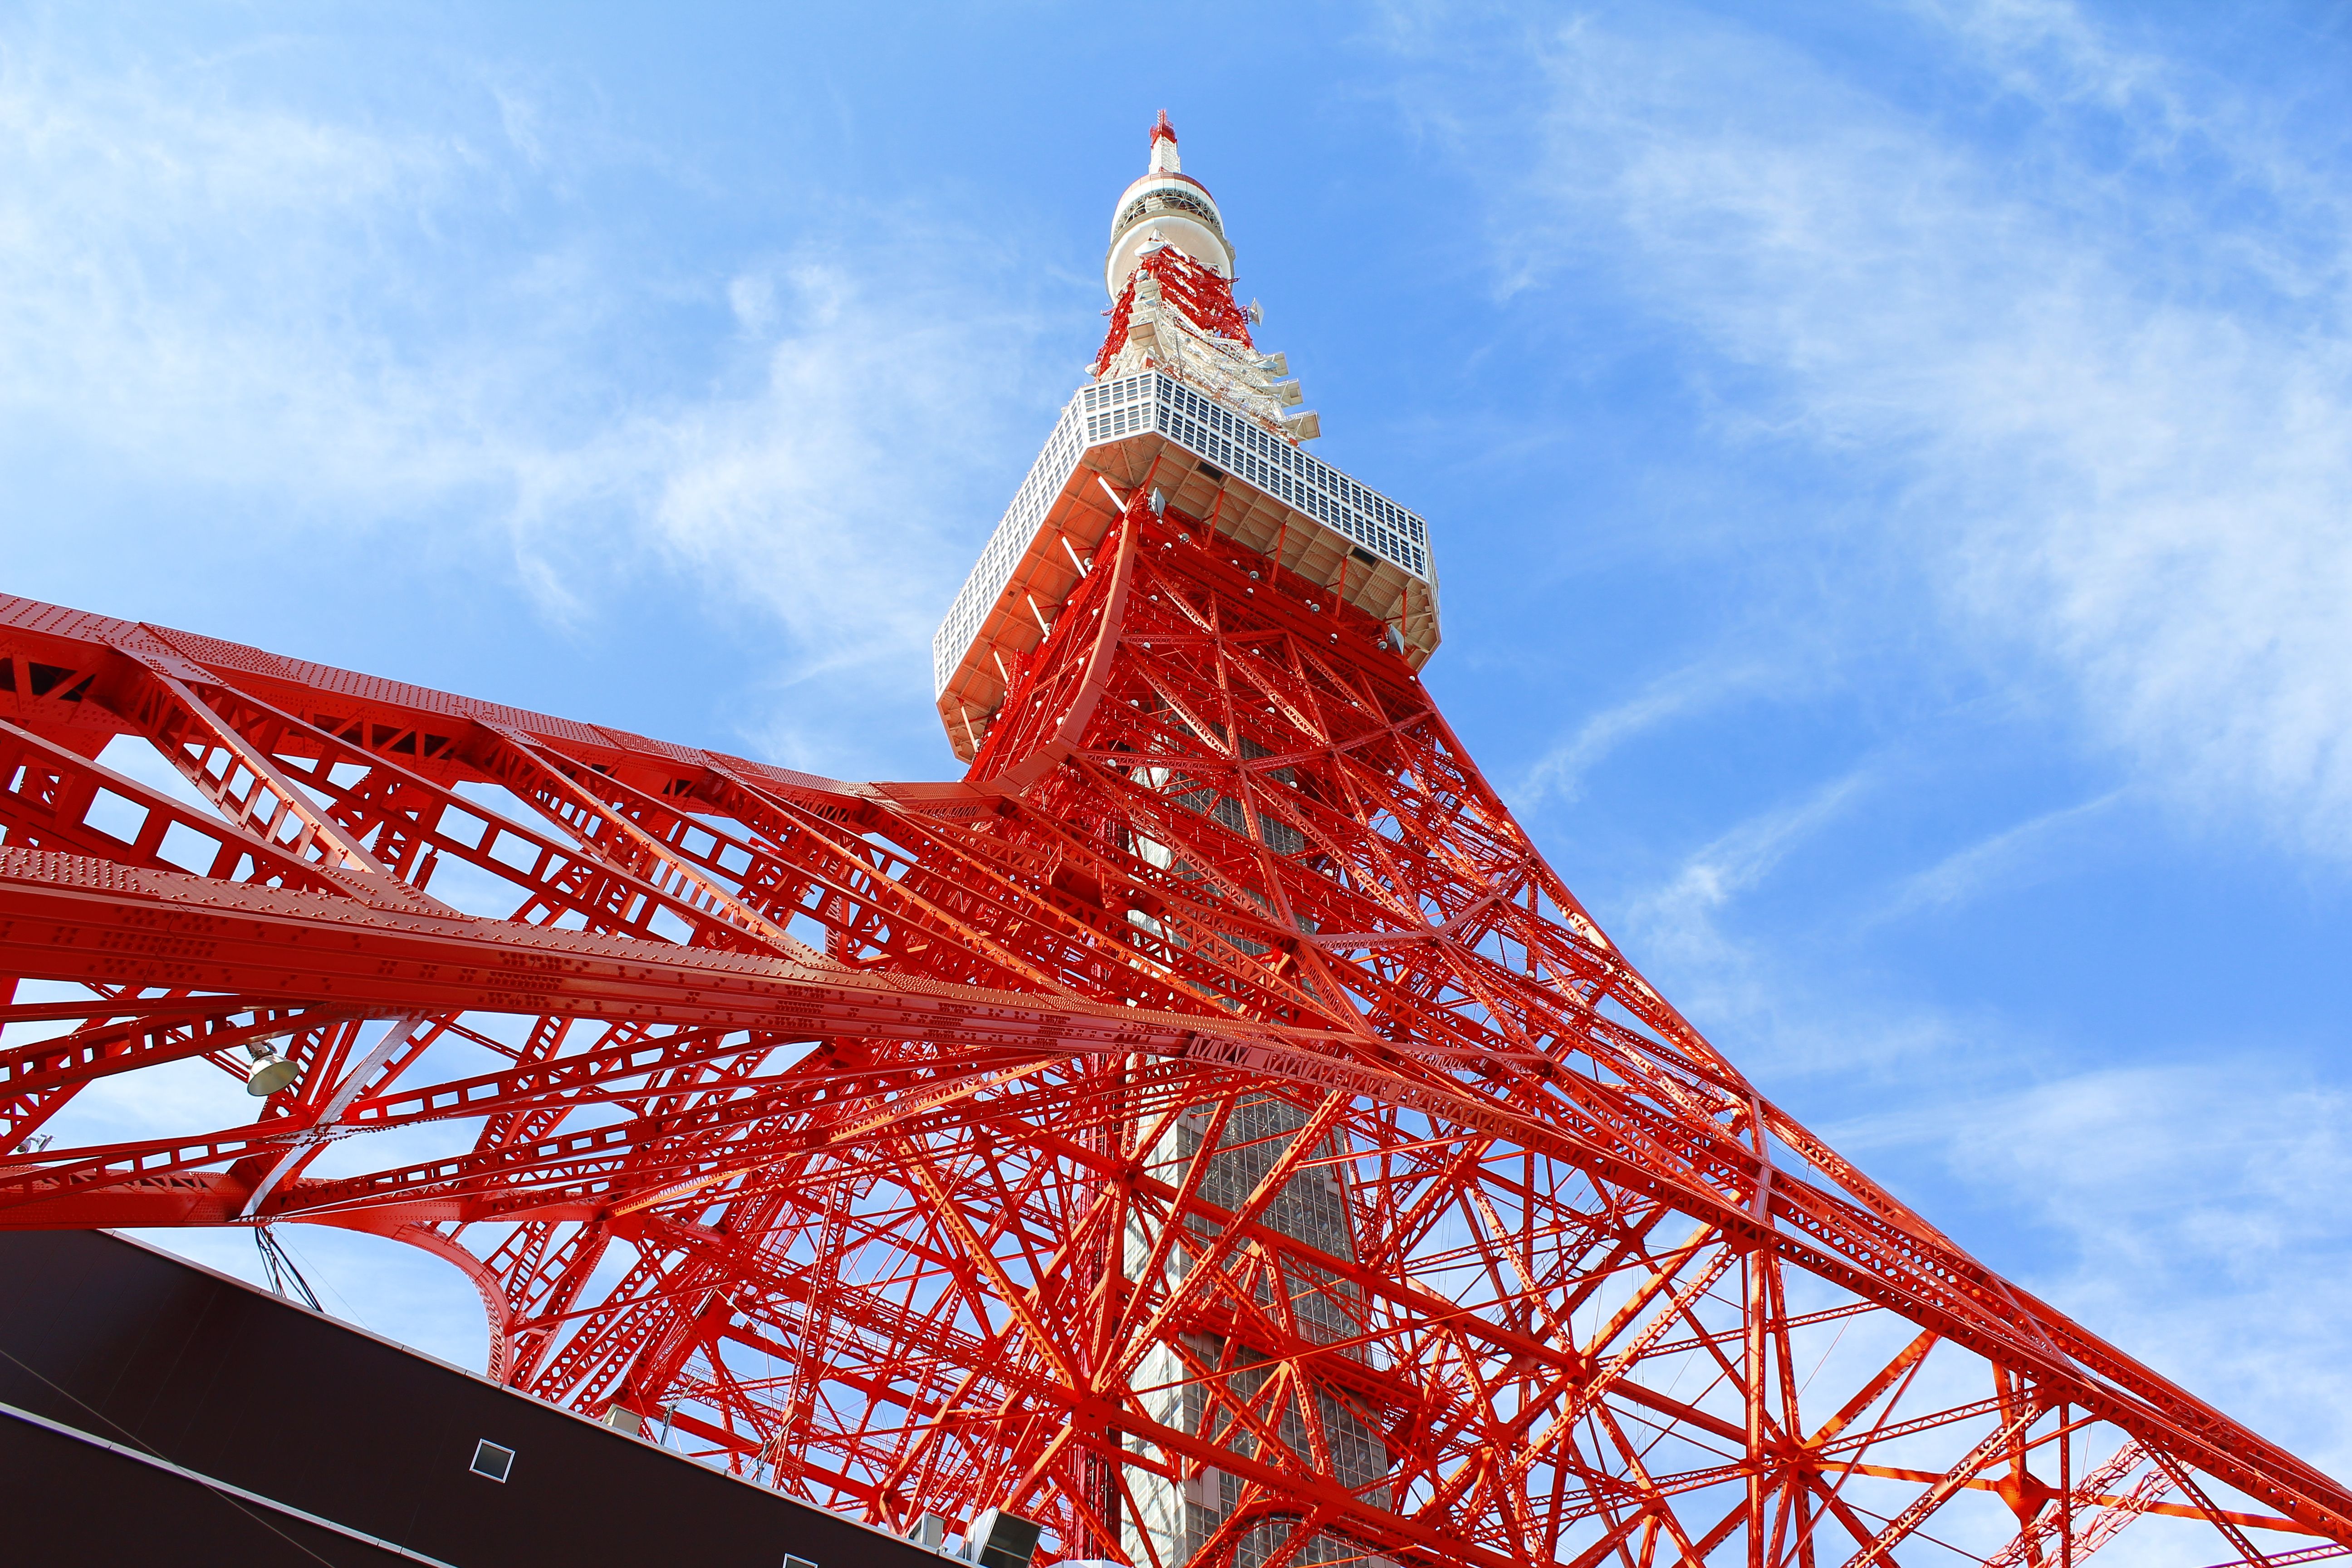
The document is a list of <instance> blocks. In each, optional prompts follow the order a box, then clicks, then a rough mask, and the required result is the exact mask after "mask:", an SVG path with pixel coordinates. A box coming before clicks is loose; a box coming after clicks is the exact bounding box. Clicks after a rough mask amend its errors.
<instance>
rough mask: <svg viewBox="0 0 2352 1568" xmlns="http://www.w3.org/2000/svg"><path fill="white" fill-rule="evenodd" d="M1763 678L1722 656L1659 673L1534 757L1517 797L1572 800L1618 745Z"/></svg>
mask: <svg viewBox="0 0 2352 1568" xmlns="http://www.w3.org/2000/svg"><path fill="white" fill-rule="evenodd" d="M1765 680H1766V674H1765V671H1764V670H1763V669H1762V668H1759V667H1757V666H1752V665H1742V664H1737V663H1732V662H1729V661H1726V660H1713V661H1706V662H1701V663H1697V664H1693V665H1689V666H1686V667H1685V668H1681V669H1677V670H1674V671H1671V672H1670V673H1668V674H1666V675H1664V676H1661V677H1659V678H1658V679H1655V680H1653V681H1651V682H1650V683H1649V684H1648V685H1646V686H1644V687H1643V689H1641V690H1639V691H1637V692H1635V693H1634V694H1633V696H1632V697H1629V698H1627V699H1625V700H1623V701H1622V702H1617V703H1612V705H1610V706H1609V707H1606V708H1603V709H1601V710H1600V711H1599V712H1596V713H1594V714H1592V715H1591V717H1589V718H1587V719H1586V720H1585V721H1583V722H1582V723H1581V724H1580V725H1578V726H1577V727H1576V730H1575V731H1574V732H1573V733H1571V734H1570V735H1569V736H1567V737H1566V738H1565V739H1563V740H1562V741H1561V742H1559V744H1557V745H1555V746H1554V747H1553V748H1552V749H1551V750H1550V751H1549V752H1545V753H1544V754H1543V755H1542V756H1541V757H1539V758H1538V759H1537V760H1536V762H1535V763H1534V765H1533V766H1531V767H1530V768H1528V771H1527V774H1526V776H1525V778H1524V779H1523V780H1522V781H1521V784H1520V787H1519V789H1518V791H1517V797H1518V798H1519V799H1521V800H1523V801H1524V802H1526V803H1527V804H1528V805H1531V806H1532V805H1542V804H1545V803H1547V802H1556V803H1558V804H1560V805H1572V804H1574V803H1575V802H1576V801H1577V800H1578V799H1580V797H1581V796H1582V795H1583V794H1584V780H1585V775H1586V774H1587V773H1591V770H1592V769H1594V768H1596V767H1598V766H1600V765H1601V763H1602V762H1604V761H1606V760H1607V759H1608V758H1609V756H1610V755H1611V754H1612V753H1613V752H1616V751H1617V750H1618V749H1619V748H1620V747H1622V746H1623V745H1625V744H1626V743H1627V742H1632V741H1634V740H1636V739H1638V738H1640V737H1641V736H1643V735H1644V734H1647V733H1649V732H1651V731H1654V730H1657V729H1660V728H1662V727H1664V726H1665V725H1667V724H1671V723H1673V722H1675V721H1677V720H1680V719H1685V718H1689V717H1692V716H1695V715H1696V714H1699V713H1703V712H1706V710H1709V709H1711V708H1714V707H1715V706H1717V704H1719V703H1722V702H1724V701H1727V700H1730V699H1732V698H1734V697H1736V696H1738V695H1740V694H1742V693H1744V692H1748V691H1752V690H1754V689H1756V688H1758V687H1759V686H1760V685H1762V684H1764V683H1765Z"/></svg>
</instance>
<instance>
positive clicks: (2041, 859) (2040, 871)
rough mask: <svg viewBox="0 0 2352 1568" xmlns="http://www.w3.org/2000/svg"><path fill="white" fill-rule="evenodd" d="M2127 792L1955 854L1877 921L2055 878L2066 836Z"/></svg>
mask: <svg viewBox="0 0 2352 1568" xmlns="http://www.w3.org/2000/svg"><path fill="white" fill-rule="evenodd" d="M2124 793H2125V792H2124V791H2122V790H2120V789H2114V790H2109V791H2107V792H2106V793H2105V794H2104V795H2098V796H2096V797H2095V798H2094V799H2091V800H2086V801H2082V802H2079V803H2077V804H2075V805H2066V806H2060V807H2059V808H2058V809H2056V810H2054V811H2045V812H2042V813H2040V814H2039V815H2037V816H2031V817H2028V818H2027V819H2026V820H2024V821H2023V822H2019V823H2013V824H2011V826H2007V827H2004V828H2002V829H2000V831H1999V832H1996V833H1991V834H1988V835H1987V836H1986V837H1982V838H1980V839H1979V840H1977V841H1976V842H1975V843H1973V844H1970V845H1968V846H1966V847H1963V848H1960V849H1956V850H1954V851H1953V852H1952V853H1951V854H1949V855H1947V856H1945V857H1944V858H1942V859H1941V860H1938V861H1937V862H1936V863H1935V864H1934V865H1933V866H1930V867H1928V868H1927V869H1925V870H1923V871H1915V872H1913V873H1912V874H1911V875H1909V876H1907V877H1906V878H1904V879H1902V880H1901V881H1899V882H1898V883H1896V885H1895V889H1894V892H1893V894H1892V895H1891V896H1890V897H1889V898H1888V899H1887V900H1886V903H1885V907H1884V908H1883V909H1882V910H1880V911H1879V912H1878V914H1877V916H1876V918H1878V919H1881V920H1892V919H1895V918H1897V917H1900V916H1903V915H1906V914H1910V913H1912V912H1914V911H1916V910H1925V909H1934V908H1942V907H1948V906H1950V905H1953V904H1958V903H1961V902H1964V901H1966V900H1969V899H1972V898H1975V897H1977V896H1978V895H1979V894H1980V893H1983V892H1985V891H1987V890H1989V889H1996V888H2002V889H2005V888H2013V887H2019V886H2023V885H2028V884H2030V883H2032V882H2036V881H2041V880H2043V879H2047V878H2049V877H2051V876H2053V875H2056V874H2057V873H2058V871H2059V869H2060V868H2061V856H2060V848H2061V846H2062V845H2063V840H2064V838H2065V836H2066V835H2067V834H2069V833H2071V832H2073V831H2074V829H2076V828H2078V827H2081V826H2084V825H2085V824H2087V823H2089V822H2091V821H2094V820H2095V819H2096V818H2098V817H2099V816H2101V815H2102V814H2104V813H2105V811H2106V810H2107V809H2108V808H2109V807H2110V806H2112V805H2115V804H2116V802H2118V801H2119V800H2121V799H2123V797H2124Z"/></svg>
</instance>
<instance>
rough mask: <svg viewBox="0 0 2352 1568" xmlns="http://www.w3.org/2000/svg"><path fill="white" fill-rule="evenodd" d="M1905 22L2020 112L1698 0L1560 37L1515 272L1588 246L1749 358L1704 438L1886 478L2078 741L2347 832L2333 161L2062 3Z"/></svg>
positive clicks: (2344, 409) (2351, 816)
mask: <svg viewBox="0 0 2352 1568" xmlns="http://www.w3.org/2000/svg"><path fill="white" fill-rule="evenodd" d="M1916 17H1917V22H1918V26H1920V27H1921V28H1922V29H1923V30H1924V37H1923V38H1922V39H1921V40H1919V42H1920V43H1921V44H1922V46H1923V47H1937V46H1938V45H1948V47H1949V52H1950V58H1951V59H1952V60H1953V61H1954V62H1955V68H1957V69H1958V70H1959V71H1960V72H1961V73H1962V78H1963V79H1962V80H1961V81H1960V82H1959V83H1958V86H1957V87H1956V88H1955V89H1954V90H1955V91H1956V92H1959V93H1964V94H1969V95H1973V98H1974V100H1976V101H1978V102H1983V101H1986V100H1994V99H1998V100H2001V109H2000V115H2001V116H2006V117H2009V118H2011V119H2012V120H2016V121H2022V122H2023V124H2024V125H2025V126H2026V129H2025V130H2024V131H2023V132H2021V133H2013V134H2012V133H2011V132H2003V131H2000V130H1998V129H1996V128H1995V127H1996V126H1997V123H1998V118H1999V117H1991V116H1990V111H1988V113H1989V118H1987V119H1985V120H1983V121H1967V120H1966V117H1965V116H1964V115H1956V114H1944V115H1941V116H1939V115H1937V113H1935V112H1931V111H1929V110H1923V109H1919V108H1915V107H1911V106H1909V105H1907V104H1898V103H1897V102H1896V101H1895V100H1893V99H1892V98H1890V97H1889V96H1887V95H1885V93H1883V92H1882V91H1881V90H1879V89H1878V88H1877V86H1876V84H1875V83H1874V82H1873V81H1871V80H1870V79H1867V78H1865V77H1863V76H1862V75H1860V74H1859V73H1855V72H1850V71H1845V70H1841V69H1838V68H1832V67H1830V66H1827V65H1825V64H1823V63H1822V60H1821V59H1819V58H1814V57H1812V56H1811V55H1808V54H1807V53H1805V52H1803V51H1801V49H1799V48H1797V47H1791V46H1790V45H1789V44H1786V43H1783V42H1780V41H1778V40H1775V39H1772V38H1769V37H1764V36H1762V35H1760V34H1758V33H1755V32H1753V31H1750V30H1748V29H1747V28H1744V27H1741V26H1737V25H1735V24H1731V23H1727V22H1725V21H1722V20H1720V19H1718V18H1715V17H1712V16H1705V15H1698V14H1688V13H1677V14H1676V15H1675V20H1674V23H1673V37H1672V41H1671V45H1668V44H1667V43H1666V42H1665V41H1664V39H1663V38H1662V37H1659V36H1658V35H1656V34H1654V33H1647V32H1644V33H1640V34H1633V33H1628V32H1623V31H1615V32H1612V30H1610V28H1609V27H1607V26H1603V25H1601V24H1600V23H1597V22H1593V21H1591V20H1587V21H1585V22H1581V23H1580V24H1578V25H1576V26H1571V27H1565V28H1559V29H1551V30H1546V31H1544V32H1543V33H1542V35H1541V37H1540V47H1539V54H1538V58H1539V61H1540V65H1541V72H1540V86H1541V90H1542V93H1543V94H1544V98H1543V101H1542V102H1541V104H1540V106H1539V110H1540V115H1541V117H1542V121H1543V123H1544V125H1545V128H1546V130H1545V135H1544V138H1543V140H1542V142H1541V147H1540V152H1539V153H1538V155H1537V156H1535V157H1534V158H1533V160H1532V161H1531V162H1526V163H1523V164H1522V165H1521V166H1520V167H1518V168H1517V169H1516V170H1514V171H1513V172H1512V173H1511V174H1509V175H1507V176H1506V177H1504V178H1502V179H1501V181H1500V182H1499V184H1498V186H1497V196H1498V203H1497V206H1496V219H1495V228H1496V242H1497V247H1498V248H1497V265H1498V267H1499V268H1500V269H1501V275H1502V276H1504V277H1505V278H1506V279H1508V280H1510V282H1511V284H1512V286H1513V287H1516V288H1520V289H1542V288H1545V287H1549V285H1550V283H1551V281H1552V280H1553V279H1555V277H1556V276H1558V275H1559V266H1560V264H1561V262H1562V260H1563V258H1574V259H1576V260H1577V261H1578V263H1579V264H1580V265H1582V266H1597V267H1601V268H1606V269H1609V270H1610V271H1611V272H1612V275H1613V276H1614V278H1615V279H1616V281H1617V283H1618V285H1619V286H1620V287H1622V288H1623V289H1625V290H1626V291H1627V292H1628V293H1629V295H1631V296H1632V297H1633V298H1634V299H1636V300H1638V301H1639V302H1640V303H1641V304H1642V305H1643V308H1645V309H1646V310H1650V311H1653V312H1654V313H1656V314H1657V315H1658V316H1659V317H1661V318H1662V319H1665V320H1668V321H1674V322H1675V323H1676V324H1678V326H1679V327H1680V328H1681V329H1682V330H1683V331H1685V332H1687V333H1688V334H1690V335H1691V337H1692V339H1693V341H1694V342H1697V343H1700V344H1703V345H1704V346H1705V347H1706V350H1707V351H1708V352H1709V353H1713V354H1715V355H1717V356H1719V358H1720V360H1721V361H1722V362H1723V363H1727V364H1732V365H1738V366H1740V367H1742V368H1743V370H1744V371H1745V372H1748V373H1752V374H1761V376H1762V377H1763V379H1762V381H1761V382H1760V383H1759V386H1760V388H1761V391H1760V394H1759V397H1758V398H1754V399H1748V400H1744V401H1743V404H1742V405H1741V409H1742V411H1741V413H1740V415H1739V416H1738V419H1737V422H1736V423H1735V422H1734V420H1733V419H1732V418H1730V417H1728V416H1726V417H1725V418H1724V420H1723V432H1722V433H1723V434H1724V436H1725V437H1727V438H1729V439H1732V440H1735V441H1739V440H1772V441H1777V442H1791V441H1793V442H1798V443H1801V444H1804V445H1807V446H1810V447H1813V448H1815V449H1816V450H1818V451H1820V452H1821V453H1822V454H1823V455H1824V456H1825V457H1831V458H1834V459H1835V460H1837V461H1839V462H1842V463H1847V464H1851V465H1853V468H1854V469H1855V471H1857V472H1859V473H1863V474H1868V475H1874V476H1885V478H1886V479H1889V480H1890V481H1892V488H1893V490H1894V493H1895V495H1896V497H1897V499H1896V500H1895V502H1894V503H1893V504H1892V505H1891V507H1890V508H1889V511H1888V515H1887V518H1886V523H1887V526H1888V528H1889V530H1890V531H1891V538H1892V539H1893V540H1894V541H1895V542H1896V546H1897V548H1898V549H1900V550H1902V551H1904V552H1909V553H1910V554H1911V555H1913V556H1914V557H1916V558H1922V559H1925V560H1926V561H1927V562H1928V563H1930V569H1931V572H1932V574H1933V575H1934V576H1935V577H1937V579H1939V580H1940V581H1941V582H1942V583H1943V584H1945V588H1944V593H1945V598H1946V605H1945V608H1946V611H1947V612H1948V614H1950V615H1951V616H1953V618H1954V624H1955V625H1956V626H1958V627H1959V628H1960V629H1961V630H1962V631H1963V632H1964V634H1965V635H1966V636H1967V637H1969V638H1970V639H1972V640H1974V641H1975V642H1977V643H1978V644H1980V645H1982V646H1984V647H1987V648H1989V649H1992V650H2014V651H2020V652H2022V653H2024V654H2026V655H2027V656H2028V657H2031V658H2038V659H2041V660H2045V661H2047V662H2048V663H2049V664H2050V665H2052V666H2053V667H2054V668H2058V669H2060V670H2062V671H2063V672H2064V674H2065V675H2066V677H2067V679H2069V680H2070V682H2071V683H2072V685H2073V688H2074V690H2075V692H2076V694H2077V699H2078V710H2079V713H2080V717H2081V722H2082V726H2083V729H2084V733H2085V735H2086V736H2087V737H2088V738H2089V740H2090V741H2091V742H2092V743H2093V744H2095V745H2097V746H2100V747H2104V748H2111V749H2112V750H2113V751H2114V752H2116V754H2118V755H2120V756H2122V757H2123V758H2125V759H2126V760H2127V761H2128V762H2129V763H2130V764H2131V765H2132V766H2133V767H2134V768H2135V770H2136V771H2137V773H2138V775H2139V776H2140V777H2141V778H2143V779H2144V780H2146V781H2147V782H2148V784H2150V786H2151V787H2152V788H2154V789H2156V790H2158V791H2159V792H2162V793H2164V794H2167V795H2169V796H2170V798H2172V799H2174V800H2175V801H2177V802H2179V803H2181V804H2183V805H2186V806H2188V807H2189V808H2190V809H2191V810H2192V811H2195V812H2198V813H2215V812H2218V813H2221V814H2222V815H2224V816H2233V817H2237V818H2241V819H2248V820H2252V821H2254V822H2257V823H2259V824H2261V825H2263V826H2265V827H2266V828H2268V829H2269V830H2271V831H2273V832H2274V833H2275V834H2277V835H2278V836H2280V837H2282V839H2283V840H2284V841H2285V842H2287V843H2290V844H2293V845H2296V846H2301V847H2322V848H2324V849H2326V850H2328V851H2331V852H2334V853H2336V854H2345V853H2352V741H2347V736H2352V527H2347V516H2352V309H2347V307H2352V288H2347V272H2348V269H2347V263H2352V245H2347V234H2348V233H2352V226H2347V221H2346V219H2347V212H2352V180H2347V175H2346V173H2345V171H2344V170H2343V169H2342V168H2341V167H2340V165H2333V164H2329V163H2326V162H2325V161H2324V160H2317V161H2314V160H2311V159H2306V158H2303V157H2300V156H2298V153H2297V152H2296V150H2295V148H2294V146H2293V144H2292V143H2291V142H2290V141H2288V140H2286V139H2284V138H2283V137H2282V136H2281V135H2280V134H2279V133H2278V128H2277V125H2276V123H2275V122H2274V121H2272V120H2269V119H2266V118H2265V116H2264V113H2263V106H2262V105H2261V103H2260V102H2259V101H2258V100H2257V99H2256V95H2255V94H2253V93H2252V90H2251V89H2243V88H2240V87H2237V86H2235V85H2233V84H2231V83H2229V82H2227V81H2223V80H2221V79H2217V78H2214V77H2211V76H2210V75H2206V74H2202V73H2200V71H2198V70H2197V69H2196V68H2194V67H2193V66H2192V65H2190V64H2187V63H2183V62H2180V61H2177V60H2168V59H2165V58H2160V57H2158V56H2156V55H2153V54H2151V53H2149V52H2148V51H2147V49H2146V48H2138V47H2136V48H2131V49H2126V48H2124V47H2118V46H2116V45H2114V44H2112V43H2111V42H2109V41H2108V39H2107V38H2106V37H2105V34H2104V33H2103V31H2102V29H2101V27H2100V26H2098V25H2096V24H2095V22H2094V21H2093V20H2090V19H2087V18H2086V17H2085V16H2084V15H2083V14H2082V13H2080V12H2078V11H2076V10H2075V9H2074V8H2073V7H2070V6H2066V5H2023V4H1989V5H1948V6H1937V7H1933V8H1924V9H1922V10H1921V11H1919V12H1917V13H1916ZM1456 112H1457V113H1458V112H1466V110H1461V109H1457V110H1456Z"/></svg>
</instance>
